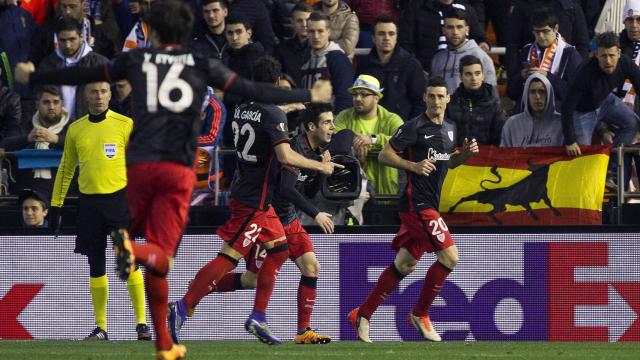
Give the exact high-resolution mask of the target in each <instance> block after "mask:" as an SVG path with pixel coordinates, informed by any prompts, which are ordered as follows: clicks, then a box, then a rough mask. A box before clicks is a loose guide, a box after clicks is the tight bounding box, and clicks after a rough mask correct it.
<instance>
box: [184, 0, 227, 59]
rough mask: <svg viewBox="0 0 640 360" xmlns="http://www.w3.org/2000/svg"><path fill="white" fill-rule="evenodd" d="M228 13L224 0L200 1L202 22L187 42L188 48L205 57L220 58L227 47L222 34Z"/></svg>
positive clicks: (225, 39)
mask: <svg viewBox="0 0 640 360" xmlns="http://www.w3.org/2000/svg"><path fill="white" fill-rule="evenodd" d="M228 14H229V10H228V4H227V1H226V0H204V1H203V2H202V18H203V21H202V22H203V24H202V26H200V30H199V31H197V32H196V33H195V34H194V35H193V39H192V40H191V41H190V42H189V45H188V46H189V49H191V50H192V51H193V52H195V53H198V54H202V56H204V57H207V58H214V59H222V54H223V52H224V50H225V49H226V48H227V46H228V45H227V38H226V36H225V34H224V27H225V19H226V17H227V15H228Z"/></svg>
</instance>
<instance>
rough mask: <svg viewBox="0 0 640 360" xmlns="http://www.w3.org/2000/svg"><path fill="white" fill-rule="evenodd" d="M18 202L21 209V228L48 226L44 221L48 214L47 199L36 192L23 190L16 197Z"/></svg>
mask: <svg viewBox="0 0 640 360" xmlns="http://www.w3.org/2000/svg"><path fill="white" fill-rule="evenodd" d="M18 202H19V203H20V206H21V207H22V226H24V227H40V228H45V227H47V226H49V223H48V222H47V220H46V217H47V214H48V213H49V199H47V196H46V195H44V194H43V193H41V192H40V191H37V190H31V189H24V190H22V191H21V192H20V195H19V196H18Z"/></svg>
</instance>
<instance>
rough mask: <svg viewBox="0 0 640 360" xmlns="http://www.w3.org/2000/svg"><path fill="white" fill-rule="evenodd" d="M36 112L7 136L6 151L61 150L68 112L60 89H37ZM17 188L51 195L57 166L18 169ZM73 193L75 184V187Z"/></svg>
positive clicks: (52, 87) (54, 87)
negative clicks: (51, 167) (14, 132)
mask: <svg viewBox="0 0 640 360" xmlns="http://www.w3.org/2000/svg"><path fill="white" fill-rule="evenodd" d="M36 109H37V111H36V113H35V115H33V118H32V119H29V121H28V122H23V125H22V126H19V128H21V131H20V134H18V135H16V136H13V137H10V138H7V139H6V141H5V142H4V147H5V149H6V150H10V151H14V150H20V149H24V148H31V149H41V150H47V149H56V150H62V147H63V146H64V138H65V135H66V133H67V128H68V125H69V115H68V114H67V112H66V111H65V110H64V109H63V107H62V98H61V94H60V88H59V87H57V86H43V87H41V88H38V90H37V92H36ZM17 175H18V176H17V184H18V187H19V188H31V189H35V190H38V191H40V192H42V193H43V194H47V195H51V191H52V189H53V179H55V175H56V169H49V168H36V169H21V170H18V172H17ZM74 192H75V186H74Z"/></svg>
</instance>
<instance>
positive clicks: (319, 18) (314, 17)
mask: <svg viewBox="0 0 640 360" xmlns="http://www.w3.org/2000/svg"><path fill="white" fill-rule="evenodd" d="M308 21H324V23H325V24H327V27H330V26H331V25H330V24H331V20H330V19H329V16H328V15H325V14H321V13H319V12H312V13H311V15H309V19H308V20H307V22H308Z"/></svg>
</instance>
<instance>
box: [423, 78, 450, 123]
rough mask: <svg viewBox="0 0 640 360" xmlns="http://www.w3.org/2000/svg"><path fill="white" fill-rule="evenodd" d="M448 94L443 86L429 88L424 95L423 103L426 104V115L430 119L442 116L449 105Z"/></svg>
mask: <svg viewBox="0 0 640 360" xmlns="http://www.w3.org/2000/svg"><path fill="white" fill-rule="evenodd" d="M449 100H450V98H449V94H448V92H447V88H446V87H444V86H429V87H427V91H426V92H425V94H424V102H425V103H426V104H427V114H429V116H430V117H431V118H433V117H436V116H440V115H442V114H444V112H445V110H446V109H447V104H448V103H449Z"/></svg>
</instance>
